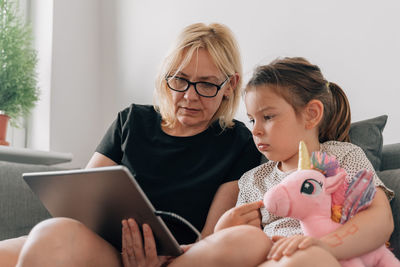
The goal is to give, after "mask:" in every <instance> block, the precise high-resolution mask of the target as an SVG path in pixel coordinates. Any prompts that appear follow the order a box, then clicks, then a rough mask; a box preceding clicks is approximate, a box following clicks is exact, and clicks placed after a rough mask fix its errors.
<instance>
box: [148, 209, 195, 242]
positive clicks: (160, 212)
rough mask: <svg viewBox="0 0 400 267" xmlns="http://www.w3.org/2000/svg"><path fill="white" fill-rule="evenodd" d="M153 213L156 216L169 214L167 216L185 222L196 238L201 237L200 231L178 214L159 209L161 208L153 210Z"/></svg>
mask: <svg viewBox="0 0 400 267" xmlns="http://www.w3.org/2000/svg"><path fill="white" fill-rule="evenodd" d="M154 214H155V215H157V216H169V217H172V218H174V219H176V220H178V221H179V222H181V223H183V224H185V225H186V226H187V227H189V228H190V230H192V231H193V232H194V233H195V234H196V235H197V240H200V239H201V233H200V232H199V231H198V230H197V229H196V227H194V226H193V225H192V224H191V223H190V222H189V221H188V220H186V219H185V218H183V217H181V216H179V215H178V214H176V213H173V212H167V211H161V210H156V211H155V212H154Z"/></svg>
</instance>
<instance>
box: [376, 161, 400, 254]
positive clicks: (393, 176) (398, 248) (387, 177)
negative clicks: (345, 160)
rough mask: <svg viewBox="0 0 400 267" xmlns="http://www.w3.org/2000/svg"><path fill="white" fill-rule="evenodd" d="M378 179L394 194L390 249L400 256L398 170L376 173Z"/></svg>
mask: <svg viewBox="0 0 400 267" xmlns="http://www.w3.org/2000/svg"><path fill="white" fill-rule="evenodd" d="M378 176H379V178H381V180H382V181H383V183H384V184H385V185H386V186H387V187H388V188H390V189H392V190H393V191H394V192H395V196H394V198H393V199H392V201H391V202H390V205H391V207H392V214H393V220H394V224H395V226H394V227H395V229H394V232H393V234H392V236H391V238H390V244H391V245H390V247H391V248H393V253H395V254H396V255H397V256H398V257H399V256H400V169H394V170H386V171H382V172H378Z"/></svg>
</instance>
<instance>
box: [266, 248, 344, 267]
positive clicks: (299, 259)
mask: <svg viewBox="0 0 400 267" xmlns="http://www.w3.org/2000/svg"><path fill="white" fill-rule="evenodd" d="M259 266H260V267H278V266H279V267H295V266H307V267H320V266H324V267H340V266H341V265H340V263H339V262H338V261H337V260H336V258H335V257H334V256H333V255H332V254H330V253H329V252H328V251H326V250H325V249H323V248H321V247H316V246H313V247H309V248H307V249H305V250H298V251H296V252H295V253H294V254H293V255H292V256H290V257H286V256H284V257H283V258H281V259H280V260H279V261H274V260H270V261H267V262H265V263H263V264H261V265H259Z"/></svg>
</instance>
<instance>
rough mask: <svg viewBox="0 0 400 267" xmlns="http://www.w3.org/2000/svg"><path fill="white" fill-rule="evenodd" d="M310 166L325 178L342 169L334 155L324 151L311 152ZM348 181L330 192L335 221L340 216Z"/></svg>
mask: <svg viewBox="0 0 400 267" xmlns="http://www.w3.org/2000/svg"><path fill="white" fill-rule="evenodd" d="M310 165H311V166H310V167H311V169H313V170H317V171H319V172H321V173H322V174H323V175H324V176H325V178H326V179H329V177H333V176H335V175H336V174H337V173H338V171H344V170H343V169H341V168H340V167H339V162H338V161H337V160H336V158H335V157H332V156H329V155H328V154H327V153H325V152H313V153H312V155H311V162H310ZM347 188H348V183H347V182H346V181H344V182H343V184H342V185H341V186H340V187H339V188H338V190H336V191H335V192H334V193H333V194H332V207H331V209H332V215H331V218H332V220H333V221H335V222H340V219H341V217H342V208H343V203H344V200H345V194H346V190H347Z"/></svg>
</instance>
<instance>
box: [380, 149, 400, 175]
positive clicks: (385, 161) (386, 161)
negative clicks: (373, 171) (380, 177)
mask: <svg viewBox="0 0 400 267" xmlns="http://www.w3.org/2000/svg"><path fill="white" fill-rule="evenodd" d="M399 168H400V143H396V144H388V145H384V146H383V148H382V159H381V171H384V170H393V169H399Z"/></svg>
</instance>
